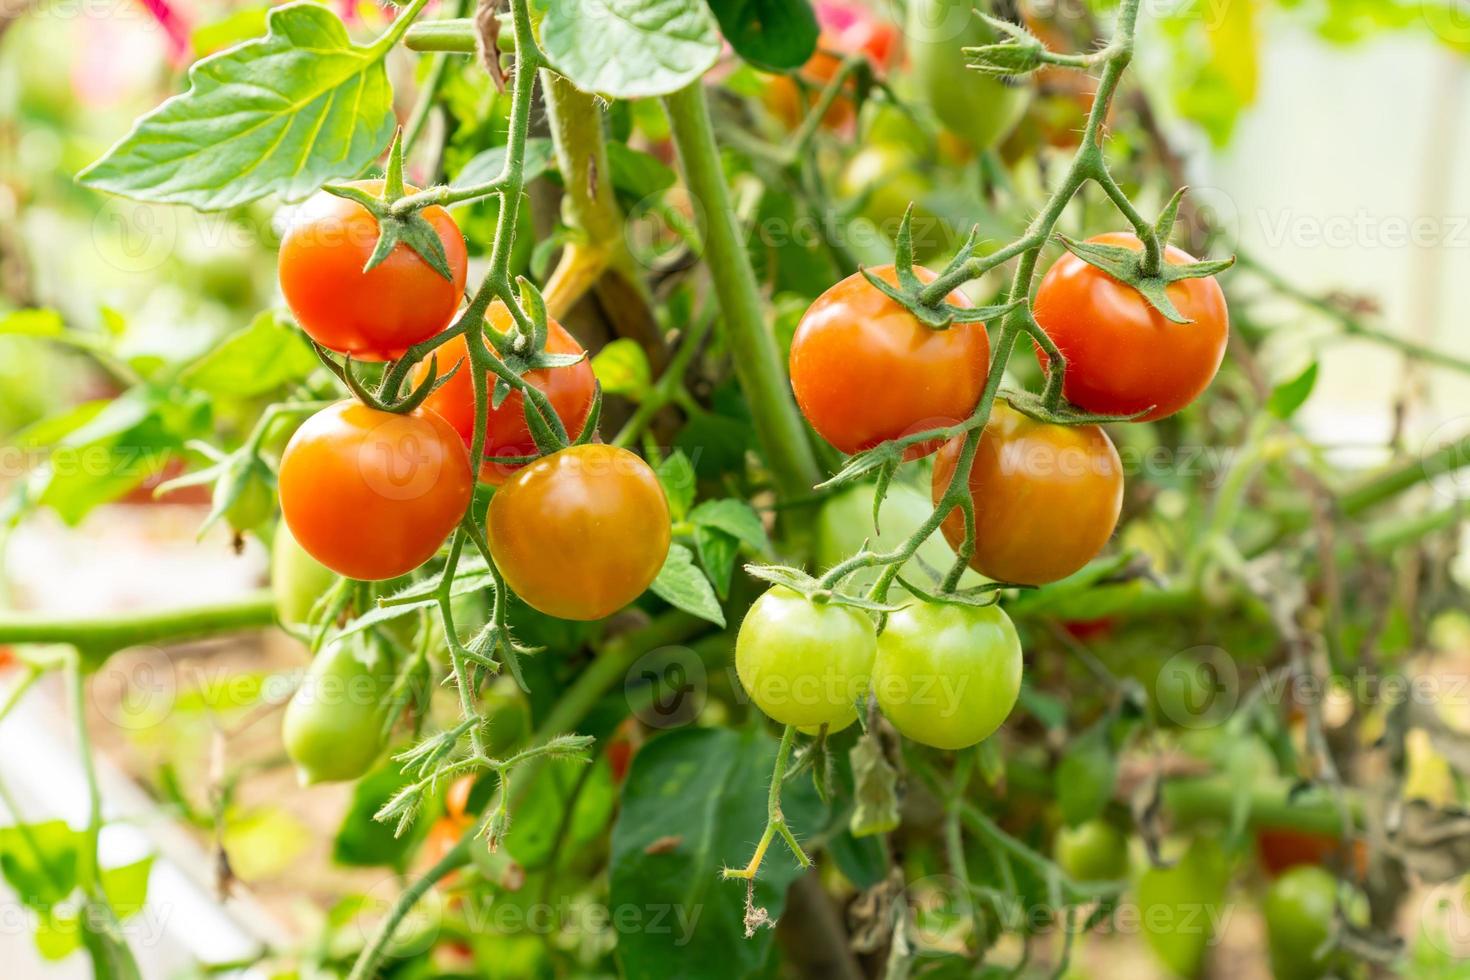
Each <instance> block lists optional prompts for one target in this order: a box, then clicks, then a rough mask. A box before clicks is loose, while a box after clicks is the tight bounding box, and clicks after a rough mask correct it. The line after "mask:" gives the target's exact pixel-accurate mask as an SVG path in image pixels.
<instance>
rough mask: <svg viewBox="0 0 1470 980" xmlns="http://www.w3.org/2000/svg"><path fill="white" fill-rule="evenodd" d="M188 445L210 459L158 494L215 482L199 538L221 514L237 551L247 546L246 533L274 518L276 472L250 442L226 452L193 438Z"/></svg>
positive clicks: (165, 485) (162, 487)
mask: <svg viewBox="0 0 1470 980" xmlns="http://www.w3.org/2000/svg"><path fill="white" fill-rule="evenodd" d="M185 448H187V449H189V450H191V451H193V452H195V453H198V454H199V455H200V456H203V457H204V458H205V459H207V460H209V465H207V466H205V467H204V468H203V469H199V470H195V471H194V472H192V473H186V474H184V475H183V476H179V477H175V478H174V479H172V480H167V481H165V482H163V483H160V484H159V485H158V486H157V487H156V488H155V489H154V491H153V496H154V497H164V496H167V495H168V494H170V493H173V492H174V491H176V490H180V489H182V488H184V487H192V486H200V485H202V484H205V483H213V484H214V494H213V496H212V497H211V498H210V507H209V513H208V514H207V515H205V518H204V521H203V522H202V523H201V524H200V525H199V537H201V538H202V537H203V536H204V532H205V531H207V530H209V528H210V527H212V526H213V525H214V524H215V522H216V521H218V520H219V519H220V518H221V517H223V518H226V519H227V520H229V522H230V530H231V531H233V532H234V534H235V550H236V551H237V552H238V551H239V550H240V549H241V548H243V547H244V540H243V537H242V536H243V534H244V532H246V531H253V530H255V529H256V528H257V527H259V526H260V525H261V524H263V523H265V521H266V519H267V518H269V517H270V514H271V511H272V510H273V507H272V506H271V501H272V500H273V499H274V497H275V493H276V474H275V471H274V470H272V469H271V468H270V466H269V465H267V464H266V462H265V460H263V459H261V458H260V455H259V451H258V447H257V446H256V445H255V444H253V443H247V444H246V445H244V446H242V447H240V448H239V449H237V450H235V451H234V452H232V453H223V452H220V451H219V450H218V449H216V448H215V447H214V446H211V445H210V444H209V443H207V442H203V441H200V440H197V439H196V440H191V441H190V442H188V443H186V444H185Z"/></svg>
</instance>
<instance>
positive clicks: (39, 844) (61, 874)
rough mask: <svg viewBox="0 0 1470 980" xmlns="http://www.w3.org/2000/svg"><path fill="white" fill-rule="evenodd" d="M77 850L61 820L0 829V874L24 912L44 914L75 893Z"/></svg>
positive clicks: (78, 836)
mask: <svg viewBox="0 0 1470 980" xmlns="http://www.w3.org/2000/svg"><path fill="white" fill-rule="evenodd" d="M80 846H81V834H79V833H77V832H76V831H74V830H72V829H71V828H70V827H68V826H67V825H66V822H65V821H63V820H47V821H46V822H44V823H31V824H20V825H17V826H14V827H0V873H3V874H4V876H5V881H6V882H7V883H8V884H9V885H10V888H11V890H12V891H13V892H15V897H16V898H18V899H19V900H20V901H21V902H22V903H23V904H24V905H25V906H26V907H27V908H31V909H35V910H36V911H38V912H44V911H46V910H47V909H49V908H51V906H53V905H55V904H57V903H58V902H61V901H63V900H64V899H66V898H67V896H69V895H70V894H71V893H72V892H73V891H74V890H75V889H76V887H77V849H78V848H79V847H80Z"/></svg>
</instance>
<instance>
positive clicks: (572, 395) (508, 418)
mask: <svg viewBox="0 0 1470 980" xmlns="http://www.w3.org/2000/svg"><path fill="white" fill-rule="evenodd" d="M486 315H487V316H488V317H489V320H490V326H491V327H492V328H493V329H495V330H496V331H498V332H500V333H505V332H506V331H508V330H509V329H510V327H511V318H510V311H509V310H507V309H506V308H505V304H504V303H501V302H500V301H499V300H496V301H495V302H494V303H492V304H491V306H490V310H489V312H488V313H487V314H486ZM546 326H547V334H546V350H547V352H548V353H552V354H581V353H583V350H582V345H581V344H579V343H577V340H576V338H575V337H573V336H572V335H571V334H569V333H567V331H566V329H565V328H564V327H563V326H562V325H561V324H560V323H557V322H556V321H555V320H550V319H548V320H547V322H546ZM487 346H488V345H487ZM489 350H490V353H491V354H492V355H494V354H495V348H494V347H490V348H489ZM437 353H438V357H439V374H440V375H441V376H442V375H445V374H448V373H449V372H450V371H451V370H453V369H454V366H455V365H456V364H458V365H459V371H458V372H456V373H455V375H454V377H452V378H450V379H449V380H448V381H446V382H445V383H444V385H443V386H442V387H440V388H438V389H436V390H435V391H434V393H433V394H431V395H430V396H429V397H428V398H427V399H425V401H424V406H425V407H426V408H429V409H432V410H433V411H435V412H437V413H438V414H439V415H441V416H443V418H444V420H445V421H446V422H448V423H449V424H450V425H452V426H454V429H455V431H456V432H458V433H459V434H460V437H461V438H463V439H464V444H465V446H469V445H470V442H471V440H472V439H473V438H474V434H475V384H474V379H473V378H472V376H471V375H470V366H469V350H468V349H467V348H466V346H465V341H464V338H463V337H455V338H454V339H452V340H450V341H449V342H448V343H446V344H445V345H444V346H442V347H440V348H439V350H438V352H437ZM428 370H429V368H428V363H427V362H420V364H419V366H418V367H417V368H416V369H415V378H416V380H419V381H422V380H423V379H424V377H425V376H426V375H427V374H428ZM487 377H488V379H489V385H488V390H489V391H492V392H493V391H494V385H495V375H494V374H490V373H489V372H487ZM523 377H524V378H525V379H526V381H527V382H528V383H530V384H531V385H532V386H534V387H536V388H537V389H539V390H541V391H543V392H545V393H546V397H547V399H548V400H549V401H550V402H551V407H552V408H553V409H555V410H556V414H557V415H558V416H559V417H560V418H561V423H562V426H563V427H565V428H566V430H567V432H568V434H569V435H571V436H572V437H573V438H576V436H577V435H578V434H579V433H580V432H581V431H582V425H583V423H585V422H586V421H587V414H588V413H589V412H590V411H591V410H592V401H593V399H594V397H595V396H596V392H597V379H596V377H594V375H593V374H592V364H591V362H590V361H588V360H587V359H586V358H583V359H582V360H580V361H578V362H577V363H576V364H568V365H567V366H566V367H558V368H544V369H542V370H537V371H528V372H527V373H526V374H525V375H523ZM524 401H525V396H523V395H522V394H521V393H520V392H519V391H515V390H512V391H511V393H510V394H509V395H507V396H506V399H505V401H503V402H501V403H500V406H499V407H498V408H497V407H496V406H495V405H493V404H491V405H488V406H487V407H488V409H489V414H488V416H487V418H486V424H485V455H486V456H534V455H536V440H535V439H533V438H531V430H530V429H529V428H527V426H526V412H525V408H524ZM519 468H520V467H519V466H516V465H514V464H511V463H492V462H488V461H487V462H484V463H482V464H481V465H480V479H482V480H484V481H485V482H486V483H490V484H494V485H496V486H499V485H500V484H502V483H504V482H505V480H506V478H507V477H509V476H510V475H511V474H512V473H514V472H515V471H516V470H517V469H519Z"/></svg>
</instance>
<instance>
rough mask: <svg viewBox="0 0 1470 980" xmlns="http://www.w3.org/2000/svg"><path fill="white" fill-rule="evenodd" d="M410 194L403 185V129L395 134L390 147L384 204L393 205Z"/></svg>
mask: <svg viewBox="0 0 1470 980" xmlns="http://www.w3.org/2000/svg"><path fill="white" fill-rule="evenodd" d="M407 193H408V188H407V187H406V186H405V185H404V183H403V127H402V126H400V127H398V129H397V130H396V131H395V132H394V133H393V145H392V146H390V147H388V168H387V170H385V171H384V172H383V203H384V204H392V203H393V202H394V201H396V200H398V199H399V198H401V197H403V196H404V195H406V194H407Z"/></svg>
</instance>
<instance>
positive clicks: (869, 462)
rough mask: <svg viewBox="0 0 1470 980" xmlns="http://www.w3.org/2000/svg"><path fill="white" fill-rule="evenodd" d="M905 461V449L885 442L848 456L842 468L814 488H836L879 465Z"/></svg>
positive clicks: (895, 466)
mask: <svg viewBox="0 0 1470 980" xmlns="http://www.w3.org/2000/svg"><path fill="white" fill-rule="evenodd" d="M901 462H903V450H902V449H900V448H899V447H898V446H897V445H895V444H894V443H892V442H883V443H879V444H878V445H876V446H874V447H873V448H872V449H864V450H863V451H862V452H860V453H854V454H853V455H851V456H849V457H847V462H845V463H843V464H842V469H840V470H838V471H837V472H836V473H834V474H833V475H832V476H830V477H828V478H827V479H826V480H823V481H822V482H821V483H818V484H817V485H816V487H814V488H813V489H816V490H834V489H836V488H837V487H840V486H842V485H844V484H847V483H851V482H853V481H854V480H857V479H860V478H862V477H864V476H866V475H867V474H869V473H871V472H873V470H876V469H878V468H879V467H892V468H897V467H898V464H899V463H901Z"/></svg>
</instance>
